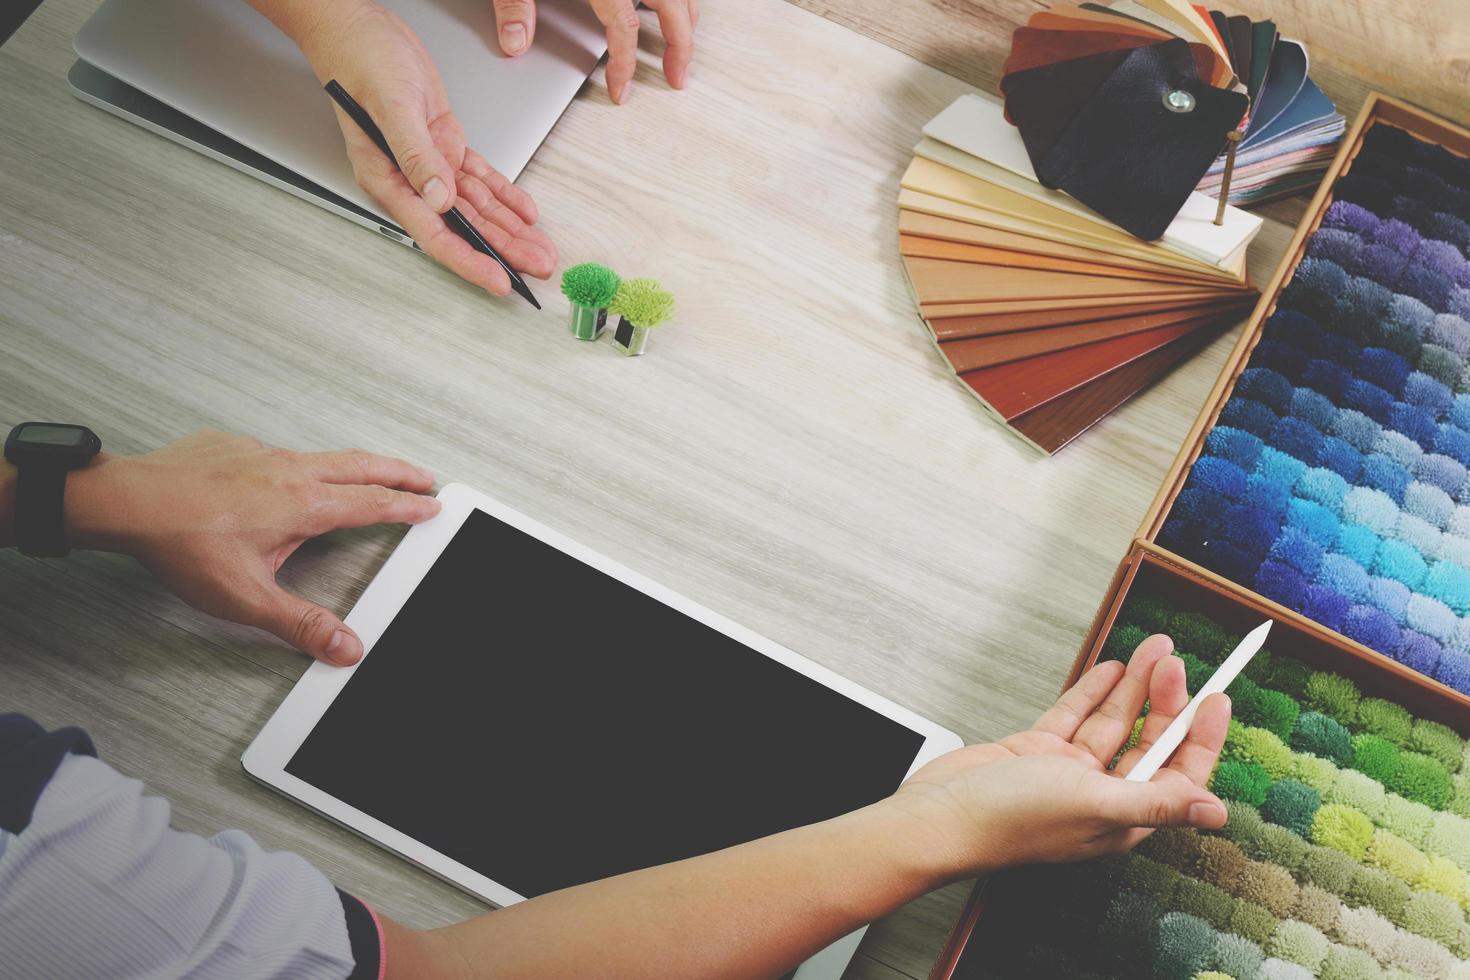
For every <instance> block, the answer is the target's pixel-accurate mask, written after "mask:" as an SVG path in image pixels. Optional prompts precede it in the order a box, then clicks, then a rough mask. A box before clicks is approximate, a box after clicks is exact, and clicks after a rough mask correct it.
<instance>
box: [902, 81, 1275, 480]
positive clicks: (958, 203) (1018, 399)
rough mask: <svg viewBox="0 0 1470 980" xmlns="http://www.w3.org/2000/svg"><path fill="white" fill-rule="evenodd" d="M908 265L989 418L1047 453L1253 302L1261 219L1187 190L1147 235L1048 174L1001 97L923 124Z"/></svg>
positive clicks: (910, 186) (906, 190)
mask: <svg viewBox="0 0 1470 980" xmlns="http://www.w3.org/2000/svg"><path fill="white" fill-rule="evenodd" d="M898 203H899V233H900V248H901V251H902V253H903V261H904V267H905V270H906V271H907V273H908V277H909V283H910V285H911V286H912V288H913V292H914V297H915V299H916V301H917V302H918V305H919V312H920V315H921V316H922V317H923V319H924V322H925V324H926V325H927V326H928V327H929V329H930V332H931V333H932V335H933V337H934V340H935V342H936V343H937V344H938V346H939V349H940V352H941V353H943V354H944V356H945V358H946V360H947V361H948V362H949V364H950V366H951V367H952V368H953V370H954V371H955V373H956V375H957V376H958V377H959V379H960V381H962V382H963V383H964V384H965V386H966V389H967V390H969V391H970V392H972V393H973V394H974V395H975V396H976V397H977V398H979V399H980V400H981V402H982V403H983V404H984V405H985V406H986V407H987V408H988V409H989V410H990V411H991V412H992V413H993V414H995V415H996V416H997V417H999V418H1000V419H1001V420H1002V421H1004V422H1005V423H1006V424H1007V425H1008V426H1009V427H1010V428H1011V429H1012V430H1013V431H1015V432H1017V433H1018V434H1019V435H1021V436H1022V437H1023V438H1025V439H1026V440H1027V441H1029V442H1031V443H1032V444H1033V445H1035V446H1037V447H1038V448H1040V449H1042V450H1043V451H1045V452H1048V453H1051V452H1055V451H1056V450H1057V449H1060V448H1061V447H1062V446H1064V445H1066V444H1067V443H1068V442H1070V441H1071V440H1072V439H1073V438H1075V437H1076V436H1077V435H1078V434H1080V433H1081V432H1083V431H1084V430H1086V429H1087V428H1088V427H1090V426H1091V425H1092V424H1094V423H1095V422H1097V421H1098V420H1099V419H1101V418H1102V417H1103V416H1104V415H1106V414H1107V413H1108V412H1110V411H1112V410H1113V409H1114V408H1116V407H1117V406H1118V405H1120V404H1122V403H1123V402H1124V401H1126V400H1127V399H1128V398H1130V397H1132V395H1134V394H1136V393H1137V392H1139V391H1141V390H1142V389H1143V388H1145V387H1147V386H1148V385H1149V384H1151V383H1152V382H1153V381H1155V380H1157V379H1158V378H1160V377H1162V376H1163V375H1164V374H1166V373H1168V372H1169V371H1170V370H1171V369H1172V368H1173V367H1174V366H1175V365H1177V364H1178V363H1179V362H1180V361H1181V360H1183V359H1184V358H1185V357H1187V356H1188V355H1189V354H1190V353H1192V352H1194V351H1195V350H1198V349H1199V348H1200V347H1201V346H1202V345H1203V344H1204V343H1205V341H1207V340H1208V339H1209V338H1210V337H1212V336H1214V335H1215V334H1216V333H1217V332H1218V331H1219V330H1220V329H1222V328H1224V327H1226V326H1229V325H1231V324H1234V323H1236V322H1238V321H1239V320H1240V318H1241V317H1242V316H1243V315H1244V313H1245V311H1246V310H1248V309H1249V308H1250V306H1252V305H1253V304H1254V302H1255V300H1256V296H1257V294H1256V291H1255V289H1254V288H1253V287H1251V285H1250V284H1249V283H1248V282H1247V280H1246V275H1245V252H1246V247H1247V246H1248V245H1249V243H1250V241H1251V240H1252V239H1253V238H1254V237H1255V234H1256V232H1257V231H1259V230H1260V226H1261V219H1260V218H1258V217H1256V216H1254V215H1252V214H1248V213H1246V212H1244V211H1241V210H1238V209H1236V208H1226V210H1225V219H1224V223H1223V224H1221V225H1216V224H1214V223H1213V219H1214V216H1215V210H1216V207H1215V202H1214V201H1213V200H1210V199H1209V198H1207V197H1205V196H1203V195H1201V194H1195V195H1194V196H1193V197H1191V198H1190V200H1189V201H1188V203H1187V204H1186V205H1185V207H1184V210H1183V211H1181V212H1180V214H1179V216H1178V218H1176V219H1175V221H1174V223H1173V224H1172V225H1171V226H1170V227H1169V229H1168V230H1167V231H1166V232H1165V234H1164V236H1163V237H1162V238H1161V239H1160V240H1159V241H1157V242H1144V241H1140V240H1139V239H1137V238H1134V237H1133V236H1131V235H1129V234H1128V233H1127V232H1124V231H1123V230H1122V229H1120V228H1118V227H1117V226H1115V225H1113V224H1112V223H1110V222H1108V221H1107V220H1106V219H1104V218H1102V217H1101V216H1099V215H1098V214H1096V213H1095V212H1093V211H1091V210H1089V209H1088V208H1086V207H1084V206H1083V205H1081V204H1079V203H1078V202H1077V201H1076V200H1074V199H1073V198H1071V197H1069V196H1067V195H1066V194H1063V193H1061V192H1058V191H1053V190H1049V189H1047V188H1045V187H1042V186H1041V184H1040V183H1038V182H1037V180H1036V176H1035V173H1034V172H1033V170H1032V168H1031V163H1030V160H1029V158H1028V157H1027V154H1026V149H1025V146H1024V145H1023V144H1022V142H1021V137H1020V134H1019V133H1018V132H1017V131H1016V129H1015V128H1014V127H1012V126H1011V125H1010V124H1009V123H1007V122H1006V120H1005V118H1004V115H1003V113H1002V109H1001V106H1000V104H999V103H997V102H994V101H992V100H989V99H986V98H983V97H981V96H978V95H966V96H962V97H961V98H960V99H959V100H957V101H956V102H955V103H954V104H953V105H951V106H950V107H949V108H948V109H946V110H945V111H944V112H942V113H940V114H939V115H938V116H937V117H935V118H934V119H933V120H932V121H931V122H930V123H929V125H927V126H925V127H924V138H923V140H921V141H920V143H919V145H918V146H917V147H916V149H915V157H914V161H913V163H912V164H911V165H910V167H909V169H908V171H907V172H906V173H905V174H904V176H903V181H902V189H901V190H900V191H899V198H898Z"/></svg>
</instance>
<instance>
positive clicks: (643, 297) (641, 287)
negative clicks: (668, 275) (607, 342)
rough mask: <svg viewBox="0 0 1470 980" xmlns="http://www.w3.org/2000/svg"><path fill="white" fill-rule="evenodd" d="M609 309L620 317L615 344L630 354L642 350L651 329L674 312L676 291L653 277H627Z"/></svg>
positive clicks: (615, 334)
mask: <svg viewBox="0 0 1470 980" xmlns="http://www.w3.org/2000/svg"><path fill="white" fill-rule="evenodd" d="M608 310H609V311H610V312H612V313H616V314H617V315H618V317H619V320H618V328H617V330H615V331H614V332H613V346H615V347H617V349H618V350H620V351H622V352H623V353H624V354H627V355H629V356H630V357H631V356H632V355H634V354H642V353H643V348H644V346H645V345H646V344H647V343H648V331H649V330H650V329H652V328H653V327H656V326H658V325H659V324H660V323H663V322H664V321H665V320H667V319H668V318H669V317H671V316H673V315H674V294H673V293H671V292H669V291H668V290H666V289H664V288H663V287H662V286H660V285H659V284H658V282H657V281H655V280H653V279H628V280H626V281H625V282H623V283H622V284H621V285H620V286H618V291H617V293H616V294H615V295H614V296H613V298H612V302H611V303H609V304H608Z"/></svg>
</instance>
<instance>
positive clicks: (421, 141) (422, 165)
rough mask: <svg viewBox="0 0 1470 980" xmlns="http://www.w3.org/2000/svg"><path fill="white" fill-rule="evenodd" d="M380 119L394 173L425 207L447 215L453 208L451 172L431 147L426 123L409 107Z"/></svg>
mask: <svg viewBox="0 0 1470 980" xmlns="http://www.w3.org/2000/svg"><path fill="white" fill-rule="evenodd" d="M384 115H385V118H384V119H383V137H384V138H385V139H387V141H388V147H389V149H391V150H392V151H393V157H394V159H395V160H397V161H398V169H399V170H401V171H403V176H404V177H406V178H407V179H408V182H409V183H410V184H412V185H413V189H414V190H416V191H418V193H419V197H421V198H423V199H424V203H425V204H427V205H428V206H429V207H431V208H433V209H434V210H435V211H438V212H440V213H441V214H442V213H443V212H445V211H448V210H449V209H450V207H451V206H453V204H454V197H455V180H454V170H453V169H451V168H450V166H449V161H448V160H445V159H444V154H442V153H440V152H439V148H438V147H437V146H435V145H434V137H433V135H432V134H431V133H430V132H429V122H428V119H427V118H426V117H425V115H424V113H423V112H422V111H420V110H419V109H418V108H417V107H416V106H413V105H411V104H410V105H401V106H399V107H397V108H394V109H391V110H390V111H388V112H386V113H385V114H384Z"/></svg>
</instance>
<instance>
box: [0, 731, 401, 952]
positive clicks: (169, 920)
mask: <svg viewBox="0 0 1470 980" xmlns="http://www.w3.org/2000/svg"><path fill="white" fill-rule="evenodd" d="M353 903H356V905H357V906H360V903H357V900H356V899H353V898H351V897H350V896H345V895H341V893H339V892H338V891H337V890H336V889H335V888H333V887H332V884H331V883H330V882H329V881H328V880H327V879H326V877H325V876H324V875H322V873H321V872H320V871H318V870H316V869H315V868H313V867H312V866H311V865H310V864H308V863H307V862H306V861H305V860H304V859H303V858H301V857H299V856H297V855H295V854H288V853H280V852H276V853H271V852H267V851H264V850H262V849H261V847H260V846H259V845H258V844H256V843H255V841H254V840H252V839H251V838H250V837H249V836H247V835H246V834H244V833H242V832H240V831H235V830H230V831H225V832H224V833H222V834H217V835H216V836H214V837H211V838H209V839H207V840H206V839H205V838H203V837H199V836H197V835H194V834H185V833H180V832H179V831H176V830H174V829H173V828H172V827H170V826H169V805H168V803H167V802H165V801H164V800H161V799H159V798H157V797H152V796H146V795H144V793H143V785H142V783H140V782H138V781H137V780H135V779H129V778H127V777H125V776H123V775H122V774H120V773H118V772H117V771H116V770H114V769H113V768H112V767H110V766H108V765H107V764H106V763H104V762H101V761H99V760H97V759H95V758H92V757H90V756H81V755H70V756H67V757H66V759H65V760H64V761H63V762H62V763H61V765H60V767H59V768H58V769H57V770H56V773H55V775H54V776H53V777H52V778H51V781H50V782H49V783H48V784H47V785H46V788H45V790H44V792H43V793H42V794H41V796H40V798H39V799H38V800H37V802H36V807H35V811H34V814H33V816H32V819H31V822H30V825H29V826H27V827H26V828H25V829H24V830H22V831H21V832H20V833H17V834H12V835H9V836H8V838H7V839H6V841H5V843H4V847H3V849H0V977H12V976H14V977H83V976H97V977H101V976H106V977H117V978H127V977H189V978H200V980H207V978H221V980H223V978H230V980H245V978H275V977H281V978H286V977H290V978H293V980H296V978H299V980H318V978H320V980H329V978H330V980H340V978H345V977H368V978H374V977H379V976H381V966H382V964H381V934H380V933H378V934H377V935H376V936H373V935H371V934H372V933H373V932H374V931H375V929H376V920H375V918H373V917H372V914H371V912H370V910H366V906H361V908H360V910H359V909H358V908H357V907H355V906H354V904H353ZM349 912H350V913H352V917H355V918H356V919H357V920H358V922H357V925H358V926H359V928H358V929H357V933H358V934H357V935H349V927H348V919H349ZM364 922H367V923H369V925H368V927H367V928H366V930H364V929H362V928H361V926H362V924H363V923H364ZM364 931H365V932H367V933H368V934H369V935H368V938H367V940H364V939H363V936H362V935H361V934H362V933H363V932H364ZM361 960H370V962H360V961H361Z"/></svg>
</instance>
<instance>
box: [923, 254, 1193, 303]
mask: <svg viewBox="0 0 1470 980" xmlns="http://www.w3.org/2000/svg"><path fill="white" fill-rule="evenodd" d="M904 263H905V264H906V265H907V266H908V269H909V278H910V279H911V280H912V281H913V284H914V291H915V292H917V293H918V295H919V302H920V303H921V304H929V303H994V302H999V301H1002V300H1022V299H1037V298H1043V297H1045V298H1056V299H1108V298H1116V297H1119V296H1128V297H1135V298H1138V299H1140V300H1142V299H1152V298H1174V297H1178V296H1187V295H1198V294H1199V293H1201V292H1202V289H1201V287H1200V286H1198V285H1196V284H1193V283H1185V284H1180V283H1176V282H1155V281H1152V280H1148V279H1120V278H1118V277H1116V276H1088V275H1082V274H1081V273H1075V272H1052V271H1051V270H1049V269H1013V268H1007V267H1005V266H998V265H980V264H978V263H974V262H957V261H954V260H953V259H931V258H924V257H922V256H914V255H905V256H904Z"/></svg>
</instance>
